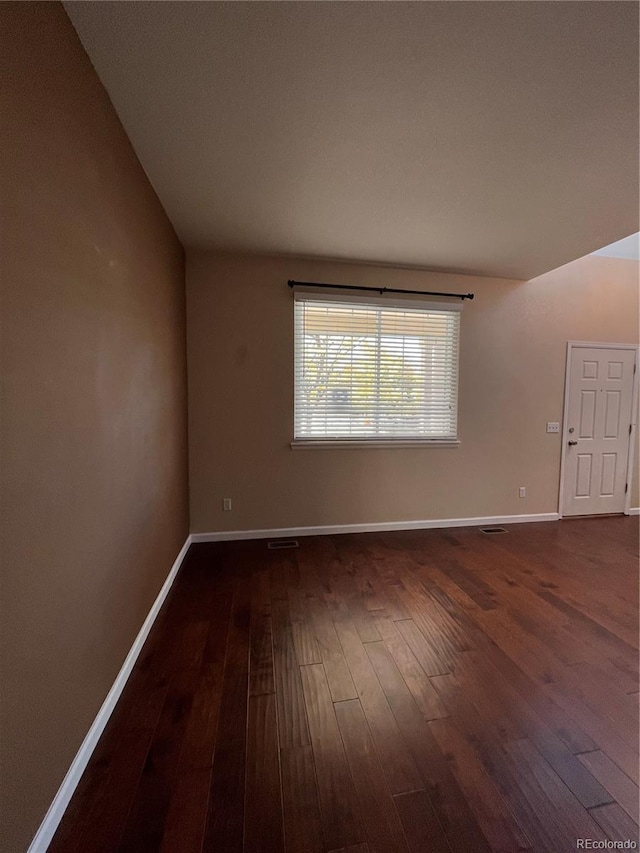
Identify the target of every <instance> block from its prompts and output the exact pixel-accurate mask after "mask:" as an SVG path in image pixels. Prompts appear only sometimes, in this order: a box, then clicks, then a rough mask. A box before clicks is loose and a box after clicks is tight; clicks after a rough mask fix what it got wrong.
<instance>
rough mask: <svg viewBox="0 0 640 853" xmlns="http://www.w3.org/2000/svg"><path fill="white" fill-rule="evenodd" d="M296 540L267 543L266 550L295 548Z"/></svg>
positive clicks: (277, 540)
mask: <svg viewBox="0 0 640 853" xmlns="http://www.w3.org/2000/svg"><path fill="white" fill-rule="evenodd" d="M297 547H298V540H297V539H276V541H275V542H267V548H271V549H272V550H273V549H274V548H297Z"/></svg>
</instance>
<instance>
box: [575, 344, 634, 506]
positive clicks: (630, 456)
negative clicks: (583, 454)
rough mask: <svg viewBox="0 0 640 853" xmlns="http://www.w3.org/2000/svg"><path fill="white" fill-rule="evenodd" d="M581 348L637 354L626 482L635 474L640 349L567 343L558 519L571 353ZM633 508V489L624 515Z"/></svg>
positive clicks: (626, 503)
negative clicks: (630, 351)
mask: <svg viewBox="0 0 640 853" xmlns="http://www.w3.org/2000/svg"><path fill="white" fill-rule="evenodd" d="M580 347H590V348H591V349H620V350H632V351H633V352H634V353H635V362H634V363H635V372H634V375H633V387H632V390H631V432H630V433H629V453H628V454H627V478H626V482H627V483H629V485H631V476H632V474H633V456H634V453H633V451H634V448H635V443H636V442H635V437H636V429H637V426H638V424H637V420H638V417H637V415H638V373H639V371H638V364H639V363H640V347H639V346H638V345H637V344H621V343H603V342H602V341H596V342H594V341H567V363H566V367H565V376H564V403H563V409H564V411H563V413H562V450H561V452H560V488H559V490H558V518H563V517H564V516H563V513H562V502H563V499H564V475H565V456H566V452H567V436H568V435H569V433H568V432H567V430H568V423H567V421H568V420H569V406H568V397H569V383H570V379H571V353H572V350H573V349H579V348H580ZM630 508H631V489H627V493H626V495H625V500H624V514H625V515H629V510H630Z"/></svg>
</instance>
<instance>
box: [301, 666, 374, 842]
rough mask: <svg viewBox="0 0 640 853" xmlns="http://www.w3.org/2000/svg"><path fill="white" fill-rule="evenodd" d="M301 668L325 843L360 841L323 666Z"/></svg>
mask: <svg viewBox="0 0 640 853" xmlns="http://www.w3.org/2000/svg"><path fill="white" fill-rule="evenodd" d="M301 671H302V686H303V690H304V698H305V704H306V708H307V714H308V718H309V729H310V732H311V742H312V744H313V756H314V761H315V767H316V776H317V780H318V795H319V803H320V819H321V821H322V832H323V837H324V841H325V844H326V846H327V848H328V849H332V848H339V847H346V846H348V845H350V844H361V843H362V842H363V841H365V840H366V839H365V835H364V830H363V828H362V825H361V823H360V818H359V816H358V805H357V800H356V794H355V790H354V787H353V781H352V779H351V774H350V772H349V765H348V764H347V759H346V756H345V753H344V747H343V745H342V739H341V737H340V731H339V729H338V723H337V721H336V716H335V711H334V708H333V703H332V701H331V694H330V693H329V686H328V684H327V679H326V676H325V673H324V669H323V667H322V665H321V664H311V665H309V666H303V667H301Z"/></svg>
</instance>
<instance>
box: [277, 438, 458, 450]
mask: <svg viewBox="0 0 640 853" xmlns="http://www.w3.org/2000/svg"><path fill="white" fill-rule="evenodd" d="M459 445H460V441H459V439H457V438H451V439H446V438H398V439H393V438H388V439H380V438H374V439H366V438H357V439H340V438H297V439H294V440H293V441H292V442H291V449H292V450H348V449H350V448H368V449H370V450H390V449H392V448H394V449H395V448H402V447H459Z"/></svg>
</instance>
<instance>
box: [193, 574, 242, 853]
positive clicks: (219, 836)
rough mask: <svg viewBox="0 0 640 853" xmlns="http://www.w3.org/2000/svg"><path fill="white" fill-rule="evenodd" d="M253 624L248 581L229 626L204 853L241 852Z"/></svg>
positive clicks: (239, 592)
mask: <svg viewBox="0 0 640 853" xmlns="http://www.w3.org/2000/svg"><path fill="white" fill-rule="evenodd" d="M250 624H251V598H250V583H249V578H246V577H245V578H241V579H240V580H239V581H238V585H237V588H236V595H235V596H234V601H233V610H232V613H231V621H230V625H229V637H228V641H227V654H226V659H225V665H224V677H223V693H222V702H221V706H220V715H219V719H218V728H217V733H216V744H215V752H214V759H213V768H212V772H211V790H210V795H209V808H208V814H207V824H206V829H205V834H204V842H203V846H202V851H203V853H215V851H218V850H225V851H228V853H241V851H242V843H243V830H244V783H245V766H246V729H247V699H248V692H249V650H250V649H249V645H250V640H249V636H250Z"/></svg>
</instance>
